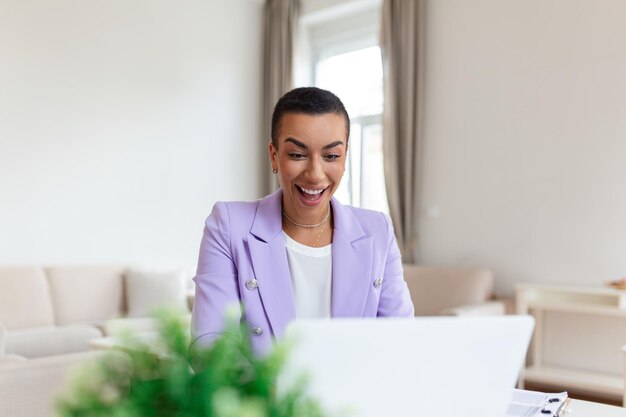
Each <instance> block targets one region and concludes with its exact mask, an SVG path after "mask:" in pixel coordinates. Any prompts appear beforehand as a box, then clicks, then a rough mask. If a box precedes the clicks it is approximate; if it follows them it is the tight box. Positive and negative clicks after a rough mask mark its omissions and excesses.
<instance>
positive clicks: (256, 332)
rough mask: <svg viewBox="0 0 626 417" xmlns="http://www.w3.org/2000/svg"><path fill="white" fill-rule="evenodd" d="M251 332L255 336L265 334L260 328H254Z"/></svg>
mask: <svg viewBox="0 0 626 417" xmlns="http://www.w3.org/2000/svg"><path fill="white" fill-rule="evenodd" d="M250 331H251V332H252V334H253V335H255V336H261V335H262V334H263V329H261V328H260V327H253V328H252V329H250Z"/></svg>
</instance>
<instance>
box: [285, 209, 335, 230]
mask: <svg viewBox="0 0 626 417" xmlns="http://www.w3.org/2000/svg"><path fill="white" fill-rule="evenodd" d="M283 216H285V219H287V220H289V222H290V223H293V224H295V225H296V226H299V227H306V228H307V229H313V228H315V227H319V226H321V225H323V224H324V223H326V222H327V221H328V218H329V217H330V206H329V207H328V212H326V216H325V217H324V220H322V221H321V222H319V223H317V224H306V223H297V222H296V221H294V220H292V219H291V217H289V216H287V213H286V212H285V209H283Z"/></svg>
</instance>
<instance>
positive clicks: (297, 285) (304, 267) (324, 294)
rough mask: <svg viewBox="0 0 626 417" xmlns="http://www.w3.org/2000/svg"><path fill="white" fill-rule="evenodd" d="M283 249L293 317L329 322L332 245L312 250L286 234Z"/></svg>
mask: <svg viewBox="0 0 626 417" xmlns="http://www.w3.org/2000/svg"><path fill="white" fill-rule="evenodd" d="M283 234H284V235H285V246H286V248H287V259H288V260H289V270H290V271H291V283H292V285H293V295H294V300H295V304H296V317H297V318H299V319H306V318H329V317H330V295H331V289H332V286H331V283H332V246H333V245H332V244H330V245H327V246H323V247H321V248H313V247H311V246H307V245H303V244H302V243H299V242H296V241H295V240H293V239H292V238H291V237H289V235H287V233H285V232H284V231H283Z"/></svg>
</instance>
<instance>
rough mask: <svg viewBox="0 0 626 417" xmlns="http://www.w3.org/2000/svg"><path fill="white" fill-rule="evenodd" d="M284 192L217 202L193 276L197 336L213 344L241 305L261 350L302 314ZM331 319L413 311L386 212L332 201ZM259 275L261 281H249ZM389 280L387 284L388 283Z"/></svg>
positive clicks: (197, 339) (193, 326)
mask: <svg viewBox="0 0 626 417" xmlns="http://www.w3.org/2000/svg"><path fill="white" fill-rule="evenodd" d="M281 198H282V191H281V190H280V189H279V190H278V191H276V192H274V193H273V194H270V195H268V196H267V197H265V198H263V199H261V200H258V201H252V202H218V203H216V204H215V206H214V207H213V211H212V213H211V215H210V216H209V217H208V218H207V220H206V223H205V228H204V235H203V237H202V243H201V245H200V257H199V260H198V270H197V274H196V276H195V277H194V281H195V283H196V298H195V304H194V307H193V315H192V324H191V330H192V340H193V341H194V343H200V344H202V345H208V344H210V343H211V342H212V341H213V340H214V339H215V338H216V337H218V336H219V334H220V332H221V331H222V330H223V327H224V320H225V316H226V311H227V310H229V308H230V307H232V306H237V305H238V304H239V303H240V304H241V305H242V307H243V308H242V310H240V309H235V310H236V311H237V314H242V317H241V318H242V319H245V320H246V322H247V324H248V326H249V327H250V329H251V330H252V344H253V348H254V350H255V351H257V352H259V353H263V352H265V351H267V349H268V348H269V347H270V346H271V345H272V340H273V338H278V339H280V338H281V337H282V336H283V334H284V332H285V328H286V327H287V324H288V323H289V322H290V321H292V320H294V319H295V317H296V310H295V304H294V297H293V288H292V281H291V275H290V271H289V263H288V260H287V252H286V249H285V240H284V236H283V234H282V233H281V231H282V218H281ZM331 204H332V208H333V219H334V227H335V229H334V233H333V246H332V290H331V291H332V292H331V315H332V317H383V316H396V317H399V316H403V317H412V316H413V304H412V303H411V297H410V295H409V290H408V288H407V285H406V283H405V282H404V277H403V272H402V261H401V259H400V251H399V250H398V246H397V243H396V239H395V237H394V234H393V229H392V226H391V224H390V222H389V220H388V218H387V216H385V215H384V214H382V213H379V212H376V211H371V210H365V209H360V208H355V207H351V206H344V205H342V204H341V203H339V201H337V200H336V199H335V198H333V199H332V200H331ZM253 279H256V283H257V285H258V287H256V288H255V285H251V284H249V285H248V286H246V283H249V282H250V281H251V280H253ZM381 280H382V283H381Z"/></svg>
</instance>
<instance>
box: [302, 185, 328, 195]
mask: <svg viewBox="0 0 626 417" xmlns="http://www.w3.org/2000/svg"><path fill="white" fill-rule="evenodd" d="M300 189H301V190H302V191H304V192H305V193H307V194H311V195H316V194H319V193H321V192H322V191H324V190H325V189H323V190H307V189H306V188H302V187H300Z"/></svg>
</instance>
